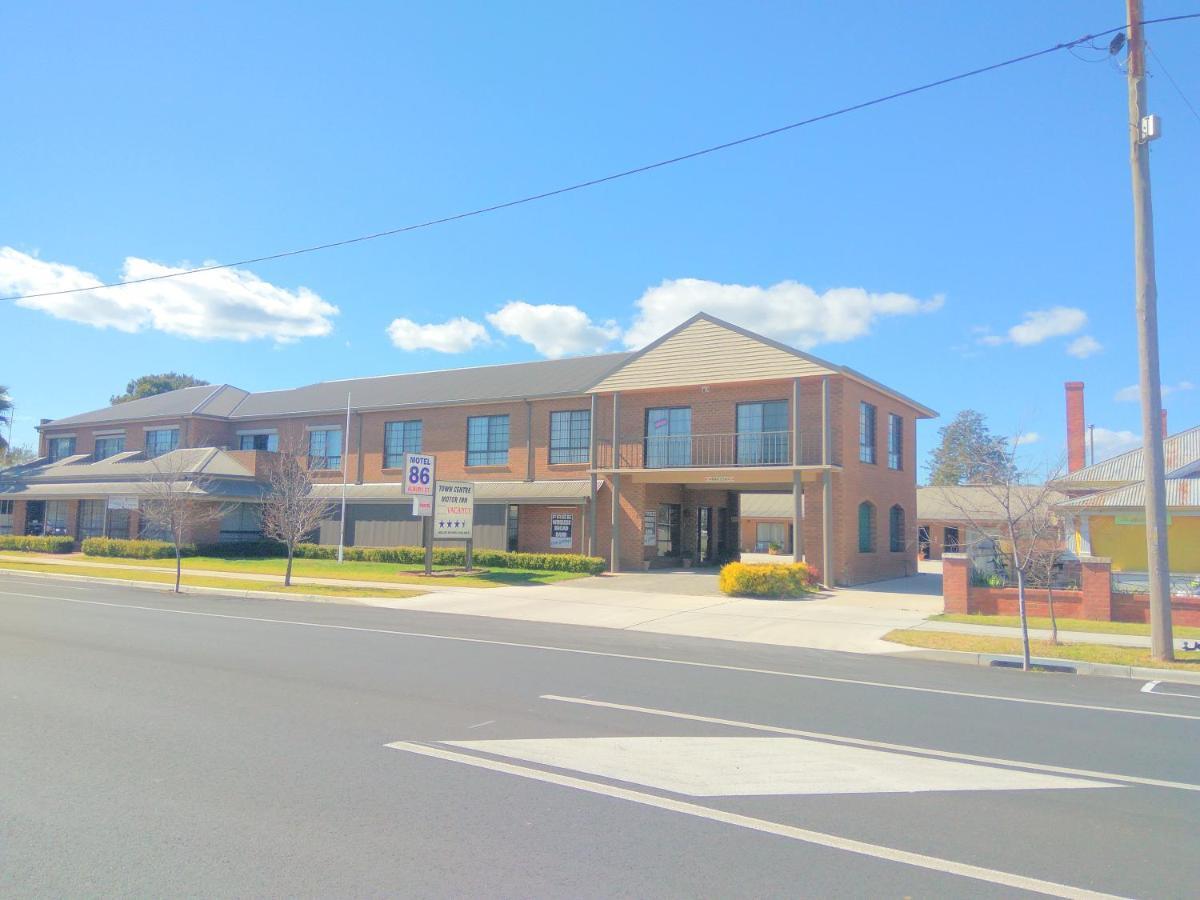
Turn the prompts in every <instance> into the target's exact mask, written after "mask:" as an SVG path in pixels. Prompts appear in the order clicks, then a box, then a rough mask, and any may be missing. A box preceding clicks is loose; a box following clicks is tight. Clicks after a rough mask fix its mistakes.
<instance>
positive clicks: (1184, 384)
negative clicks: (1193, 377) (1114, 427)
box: [1113, 381, 1196, 403]
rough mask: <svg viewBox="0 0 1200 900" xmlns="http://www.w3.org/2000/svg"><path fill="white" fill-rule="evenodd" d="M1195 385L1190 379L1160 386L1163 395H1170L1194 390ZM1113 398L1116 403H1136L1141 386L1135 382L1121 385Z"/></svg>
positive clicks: (1139, 397)
mask: <svg viewBox="0 0 1200 900" xmlns="http://www.w3.org/2000/svg"><path fill="white" fill-rule="evenodd" d="M1195 388H1196V385H1194V384H1192V383H1191V382H1190V381H1181V382H1179V384H1164V385H1163V386H1162V395H1163V397H1170V396H1171V395H1172V394H1178V393H1179V392H1180V391H1191V390H1195ZM1113 400H1115V401H1116V402H1117V403H1137V402H1138V401H1139V400H1141V388H1140V387H1139V386H1138V385H1136V384H1131V385H1129V387H1123V388H1121V389H1120V390H1119V391H1117V392H1116V393H1115V394H1113Z"/></svg>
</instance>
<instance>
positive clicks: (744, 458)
mask: <svg viewBox="0 0 1200 900" xmlns="http://www.w3.org/2000/svg"><path fill="white" fill-rule="evenodd" d="M794 443H795V441H794V438H793V435H792V433H791V432H790V431H758V432H743V433H741V434H670V435H653V436H650V437H642V436H629V437H623V438H621V439H620V440H619V441H618V443H617V447H616V452H615V453H614V452H613V442H612V441H611V440H600V441H597V443H596V468H599V469H715V468H727V467H741V466H791V465H818V464H820V461H821V459H820V457H821V448H820V443H819V441H818V438H817V436H816V435H811V436H802V437H801V440H800V446H799V447H798V448H797V447H795V446H793V445H794ZM797 450H799V452H796V451H797Z"/></svg>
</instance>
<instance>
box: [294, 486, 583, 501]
mask: <svg viewBox="0 0 1200 900" xmlns="http://www.w3.org/2000/svg"><path fill="white" fill-rule="evenodd" d="M313 495H314V496H317V497H324V498H327V499H329V500H336V499H340V498H341V496H342V486H341V485H340V484H314V485H313ZM589 496H591V485H590V484H589V483H588V482H587V481H476V482H475V500H476V502H479V503H499V502H501V501H504V502H507V503H541V504H549V503H567V504H570V505H575V504H578V503H580V502H581V501H583V500H586V499H588V497H589ZM346 499H347V500H351V501H354V500H357V501H368V500H374V501H384V500H386V501H390V502H393V503H408V502H410V501H411V500H412V497H411V496H410V495H409V494H406V493H405V492H404V485H403V484H402V483H399V482H386V483H375V484H348V485H346Z"/></svg>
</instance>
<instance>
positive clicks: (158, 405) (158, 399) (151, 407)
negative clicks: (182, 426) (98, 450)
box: [41, 384, 245, 430]
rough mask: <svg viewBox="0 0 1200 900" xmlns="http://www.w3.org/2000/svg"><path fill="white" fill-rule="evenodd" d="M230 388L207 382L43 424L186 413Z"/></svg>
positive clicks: (51, 424) (78, 422)
mask: <svg viewBox="0 0 1200 900" xmlns="http://www.w3.org/2000/svg"><path fill="white" fill-rule="evenodd" d="M226 387H228V385H211V384H203V385H197V386H195V387H186V388H180V389H179V390H177V391H167V393H165V394H155V395H154V396H153V397H141V398H140V399H137V400H129V401H127V402H125V403H117V404H115V405H113V406H106V407H104V408H103V409H94V410H92V411H91V412H85V413H80V414H79V415H76V416H67V417H66V418H62V419H55V420H54V421H53V422H49V423H47V424H46V425H44V426H41V427H43V428H53V429H55V430H57V429H59V428H63V427H66V426H69V425H94V424H99V423H101V422H124V421H128V420H130V419H161V418H170V417H174V416H184V415H187V414H188V413H190V412H192V411H193V410H195V409H196V407H197V406H200V405H201V404H202V403H204V402H205V401H206V400H209V399H210V398H212V399H213V400H217V399H218V397H216V396H214V395H217V394H219V393H221V392H222V389H223V388H226ZM231 390H232V391H237V392H238V393H239V394H243V395H244V394H245V391H241V390H240V389H239V388H231ZM218 415H220V413H218Z"/></svg>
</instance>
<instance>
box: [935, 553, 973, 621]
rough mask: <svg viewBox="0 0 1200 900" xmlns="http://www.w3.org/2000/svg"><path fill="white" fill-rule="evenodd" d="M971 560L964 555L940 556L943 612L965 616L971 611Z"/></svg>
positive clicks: (949, 554) (950, 554) (945, 554)
mask: <svg viewBox="0 0 1200 900" xmlns="http://www.w3.org/2000/svg"><path fill="white" fill-rule="evenodd" d="M970 593H971V560H970V558H969V557H968V556H967V554H965V553H944V554H942V601H943V603H944V604H945V609H944V610H943V611H944V612H948V613H958V614H960V615H966V614H967V613H969V612H970V611H971V609H970V606H971V597H970Z"/></svg>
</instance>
